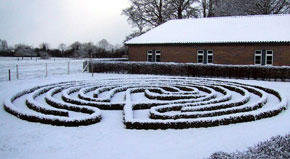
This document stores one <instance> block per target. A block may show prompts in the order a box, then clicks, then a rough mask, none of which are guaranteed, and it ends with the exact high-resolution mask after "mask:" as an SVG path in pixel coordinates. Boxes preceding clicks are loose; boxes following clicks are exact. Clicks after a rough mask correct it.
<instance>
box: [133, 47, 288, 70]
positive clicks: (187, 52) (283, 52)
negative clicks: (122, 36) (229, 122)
mask: <svg viewBox="0 0 290 159" xmlns="http://www.w3.org/2000/svg"><path fill="white" fill-rule="evenodd" d="M147 50H161V52H162V54H161V62H193V63H196V62H197V50H213V51H214V63H215V64H238V65H253V64H254V52H255V50H273V51H274V64H273V65H275V66H281V65H288V66H290V44H228V45H226V44H216V45H214V44H212V45H130V46H129V61H146V59H147V57H146V52H147Z"/></svg>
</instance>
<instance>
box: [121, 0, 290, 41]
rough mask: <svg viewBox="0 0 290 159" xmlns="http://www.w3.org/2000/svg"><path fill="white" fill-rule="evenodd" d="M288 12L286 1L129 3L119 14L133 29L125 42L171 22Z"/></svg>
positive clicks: (151, 0) (154, 0)
mask: <svg viewBox="0 0 290 159" xmlns="http://www.w3.org/2000/svg"><path fill="white" fill-rule="evenodd" d="M288 13H290V0H130V7H128V8H125V9H124V10H123V11H122V14H123V15H125V16H127V20H128V22H129V24H130V25H131V26H132V27H133V28H136V30H135V31H133V33H131V34H130V35H128V36H127V38H126V40H125V41H127V40H129V39H132V38H134V37H136V36H139V35H141V34H143V33H145V32H147V31H148V30H150V29H152V28H154V27H156V26H158V25H161V24H163V23H165V22H167V21H169V20H172V19H185V18H206V17H221V16H241V15H243V16H244V15H265V14H288ZM213 29H214V27H213Z"/></svg>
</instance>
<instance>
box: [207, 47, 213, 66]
mask: <svg viewBox="0 0 290 159" xmlns="http://www.w3.org/2000/svg"><path fill="white" fill-rule="evenodd" d="M207 63H211V64H212V63H213V51H212V50H208V51H207Z"/></svg>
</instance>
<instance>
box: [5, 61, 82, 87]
mask: <svg viewBox="0 0 290 159" xmlns="http://www.w3.org/2000/svg"><path fill="white" fill-rule="evenodd" d="M84 60H85V59H71V58H50V59H47V60H44V59H39V58H38V57H33V59H32V60H31V58H30V57H25V58H24V59H23V60H22V58H21V57H19V58H18V57H0V82H1V81H8V70H9V69H10V71H11V79H12V80H16V78H17V76H16V65H18V71H19V79H33V78H43V77H45V76H46V64H47V76H53V75H61V74H67V73H68V63H70V64H69V65H70V68H69V69H70V72H69V73H70V74H73V73H81V72H82V68H83V62H84Z"/></svg>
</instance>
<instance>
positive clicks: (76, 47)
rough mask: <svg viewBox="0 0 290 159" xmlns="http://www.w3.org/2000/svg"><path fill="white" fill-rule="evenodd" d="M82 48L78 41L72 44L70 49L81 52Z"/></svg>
mask: <svg viewBox="0 0 290 159" xmlns="http://www.w3.org/2000/svg"><path fill="white" fill-rule="evenodd" d="M81 47H82V44H81V43H80V42H78V41H76V42H74V43H72V44H71V45H70V48H71V49H72V50H80V49H81Z"/></svg>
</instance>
